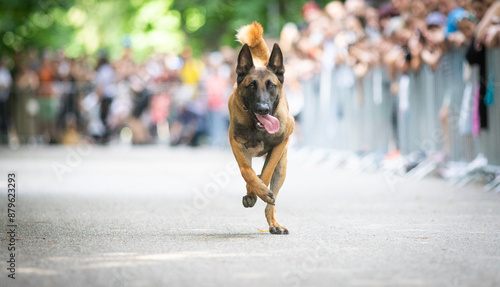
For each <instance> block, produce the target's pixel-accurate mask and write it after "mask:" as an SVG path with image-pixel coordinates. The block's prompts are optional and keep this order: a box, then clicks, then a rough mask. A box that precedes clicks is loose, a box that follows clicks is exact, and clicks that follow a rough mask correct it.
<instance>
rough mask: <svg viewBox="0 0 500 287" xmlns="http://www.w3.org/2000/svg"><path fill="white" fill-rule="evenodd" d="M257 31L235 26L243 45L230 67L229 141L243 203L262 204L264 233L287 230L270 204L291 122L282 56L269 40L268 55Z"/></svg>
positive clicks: (281, 175)
mask: <svg viewBox="0 0 500 287" xmlns="http://www.w3.org/2000/svg"><path fill="white" fill-rule="evenodd" d="M262 33H263V29H262V26H261V25H260V24H259V23H257V22H253V23H252V24H250V25H247V26H244V27H242V28H241V29H240V30H238V34H237V38H238V40H239V41H240V42H241V43H242V44H243V47H242V48H241V51H240V53H239V55H238V64H237V66H236V74H237V76H238V77H237V83H236V85H235V87H234V91H233V93H232V94H231V97H230V98H229V115H230V124H229V141H230V143H231V148H232V149H233V153H234V157H235V158H236V161H237V162H238V166H239V168H240V171H241V175H242V176H243V179H244V180H245V181H246V183H247V186H246V187H247V195H245V196H243V206H244V207H253V206H254V205H255V202H256V201H257V196H258V197H260V199H262V200H263V201H265V202H267V206H266V209H265V214H266V219H267V222H268V224H269V232H270V233H272V234H288V230H287V229H286V228H285V227H284V226H282V225H280V224H279V223H278V221H277V220H276V217H275V213H276V206H275V203H276V197H277V196H278V192H279V190H280V188H281V186H282V185H283V182H284V181H285V176H286V165H287V157H286V155H287V149H288V142H289V140H290V135H291V134H292V132H293V129H294V125H295V122H294V119H293V117H292V116H291V115H290V114H289V112H288V102H287V99H286V96H285V93H284V91H283V81H284V77H283V76H284V73H285V67H284V65H283V54H282V53H281V49H280V47H279V45H278V44H274V47H273V50H272V52H271V55H269V50H268V49H267V46H266V43H265V42H264V39H263V37H262ZM261 156H266V159H265V162H264V167H263V168H262V173H261V174H260V175H257V174H256V173H255V171H254V170H253V169H252V158H253V157H261ZM268 186H269V187H270V188H268Z"/></svg>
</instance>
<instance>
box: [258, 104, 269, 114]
mask: <svg viewBox="0 0 500 287" xmlns="http://www.w3.org/2000/svg"><path fill="white" fill-rule="evenodd" d="M269 111H270V109H269V106H268V105H267V104H257V109H256V112H257V113H258V114H259V115H267V114H269Z"/></svg>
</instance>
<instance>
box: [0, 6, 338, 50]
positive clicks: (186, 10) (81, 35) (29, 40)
mask: <svg viewBox="0 0 500 287" xmlns="http://www.w3.org/2000/svg"><path fill="white" fill-rule="evenodd" d="M305 2H306V1H305V0H294V1H293V0H291V1H286V0H252V1H245V0H178V1H175V0H128V1H122V0H103V1H98V0H18V1H12V0H0V54H1V55H4V54H13V53H16V52H19V51H22V50H25V49H27V48H29V47H33V48H37V49H43V48H46V47H50V48H53V49H58V48H61V49H63V50H64V52H65V53H66V54H67V55H68V56H69V57H78V56H81V55H84V54H90V55H95V54H96V52H97V51H98V50H99V49H101V48H104V49H106V50H107V51H108V52H109V53H110V54H111V56H113V57H118V56H119V55H120V53H121V51H122V49H123V45H124V44H127V43H129V42H131V45H132V49H133V50H134V54H135V55H136V56H137V58H138V59H139V60H140V59H144V58H145V57H146V56H147V55H148V54H150V53H152V52H173V53H179V52H180V51H181V50H182V48H183V47H184V46H185V45H190V46H192V48H193V50H194V51H195V53H196V54H200V53H201V52H203V51H211V50H215V49H217V48H218V47H220V46H222V45H229V46H236V45H238V43H236V41H235V30H236V29H238V28H239V27H241V26H242V25H245V24H249V23H251V22H252V21H258V22H260V23H261V24H262V25H263V26H264V30H265V33H266V34H267V35H268V36H270V37H274V38H278V36H279V31H280V29H281V27H282V26H283V25H284V24H285V23H286V22H296V23H298V22H300V21H302V20H301V15H300V13H301V7H302V5H303V4H304V3H305ZM316 2H319V4H320V5H324V4H326V3H327V2H329V1H316Z"/></svg>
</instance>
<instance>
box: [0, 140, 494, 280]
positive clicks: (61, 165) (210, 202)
mask: <svg viewBox="0 0 500 287" xmlns="http://www.w3.org/2000/svg"><path fill="white" fill-rule="evenodd" d="M259 163H260V164H262V161H260V162H259V161H257V162H254V164H255V166H258V165H259ZM234 164H235V162H234V159H233V156H232V154H231V152H230V151H219V150H208V149H188V148H175V149H172V148H160V147H139V148H133V149H132V148H128V147H93V148H87V149H83V148H81V149H76V148H65V147H46V148H31V147H22V148H21V149H19V150H18V151H10V150H7V149H0V191H1V194H0V217H1V220H0V224H1V227H0V230H2V236H1V245H0V262H1V263H0V267H1V268H0V286H2V287H3V286H114V287H115V286H500V194H495V193H487V192H485V191H484V190H483V189H482V187H481V186H480V185H477V184H471V185H468V186H466V187H463V188H454V187H452V186H450V185H449V184H448V183H447V182H446V181H444V180H441V179H438V178H433V177H430V178H426V179H424V180H422V181H419V182H410V181H406V180H395V179H394V178H390V177H388V176H387V175H384V173H380V172H375V173H370V172H364V173H358V172H355V171H352V170H349V169H346V168H334V167H332V166H331V165H329V164H328V161H326V162H318V160H316V157H315V155H314V152H311V151H290V152H289V169H288V177H287V180H286V181H285V184H284V186H283V188H282V190H281V192H280V194H279V196H278V199H277V217H278V220H279V221H280V223H281V224H283V225H285V226H286V227H287V228H288V230H289V231H290V234H289V235H272V234H269V233H268V232H260V231H259V229H261V230H267V224H266V221H265V217H264V207H265V204H264V203H263V202H262V201H260V200H259V201H258V202H257V204H256V205H255V207H253V208H248V209H246V208H244V207H243V206H242V203H241V199H242V196H243V195H244V194H245V184H244V182H243V180H242V178H241V176H239V175H238V173H237V171H236V172H235V169H234V167H235V165H234ZM9 172H15V173H16V184H17V185H16V188H17V189H16V201H15V205H16V206H15V223H16V224H17V227H16V234H15V236H16V237H15V239H17V240H15V247H16V250H15V259H16V263H15V278H16V279H11V278H8V277H7V276H8V275H9V274H10V271H9V270H8V269H7V268H8V267H9V266H8V265H9V263H7V262H6V261H7V260H9V259H10V257H9V256H10V255H9V254H10V252H9V251H8V250H7V248H8V247H9V246H8V244H9V242H10V238H9V234H7V232H9V227H8V226H7V224H8V223H9V222H8V217H7V213H8V212H7V204H8V202H7V190H6V189H7V174H8V173H9Z"/></svg>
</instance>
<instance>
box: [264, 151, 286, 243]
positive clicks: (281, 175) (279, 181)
mask: <svg viewBox="0 0 500 287" xmlns="http://www.w3.org/2000/svg"><path fill="white" fill-rule="evenodd" d="M286 154H287V150H286V148H285V150H284V152H283V155H282V156H281V158H280V160H279V161H278V164H277V165H276V168H275V169H274V173H273V176H272V178H271V184H270V189H271V191H272V192H273V195H274V199H275V200H276V198H277V196H278V192H279V191H280V189H281V186H282V185H283V182H284V181H285V177H286V165H287V157H286ZM267 161H268V158H266V162H267ZM264 165H265V164H264ZM265 214H266V219H267V223H268V224H269V233H272V234H288V229H286V227H284V226H282V225H280V224H279V223H278V220H276V205H274V204H268V205H267V206H266V209H265Z"/></svg>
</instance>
